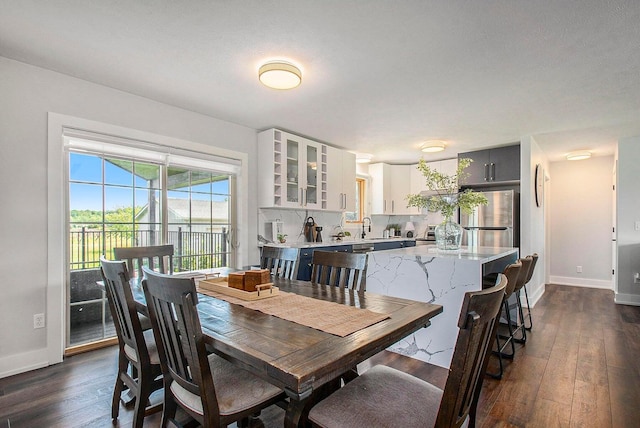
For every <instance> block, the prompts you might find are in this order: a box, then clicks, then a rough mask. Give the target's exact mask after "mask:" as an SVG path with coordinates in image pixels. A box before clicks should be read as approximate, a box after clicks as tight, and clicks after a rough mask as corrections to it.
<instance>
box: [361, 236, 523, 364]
mask: <svg viewBox="0 0 640 428" xmlns="http://www.w3.org/2000/svg"><path fill="white" fill-rule="evenodd" d="M517 258H518V249H517V248H499V247H463V248H461V249H460V250H454V251H442V250H438V249H437V248H436V247H435V246H430V245H428V246H417V247H409V248H400V249H395V250H386V251H375V252H371V253H369V261H368V265H367V277H366V287H367V292H371V293H377V294H384V295H388V296H394V297H401V298H404V299H412V300H418V301H422V302H428V303H436V304H439V305H442V306H443V308H444V311H443V313H441V314H440V315H438V316H437V317H434V318H433V319H432V320H431V327H430V328H428V329H421V330H419V331H417V332H416V333H414V334H413V335H411V336H408V337H407V338H405V339H403V340H402V341H400V342H398V343H396V344H395V345H394V346H392V347H391V348H389V350H391V351H394V352H397V353H399V354H403V355H407V356H410V357H413V358H416V359H419V360H423V361H427V362H429V363H432V364H436V365H439V366H441V367H445V368H449V364H450V363H451V357H452V356H453V348H454V346H455V342H456V338H457V336H458V316H459V314H460V307H461V305H462V299H463V297H464V293H465V292H467V291H476V290H481V289H482V277H483V275H486V274H488V273H493V272H502V270H503V269H504V267H505V266H506V265H508V264H509V263H513V262H514V261H516V260H517Z"/></svg>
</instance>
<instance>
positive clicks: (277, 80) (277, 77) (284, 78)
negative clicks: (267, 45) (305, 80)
mask: <svg viewBox="0 0 640 428" xmlns="http://www.w3.org/2000/svg"><path fill="white" fill-rule="evenodd" d="M258 78H259V79H260V82H262V84H263V85H265V86H268V87H270V88H273V89H293V88H295V87H297V86H299V85H300V83H301V82H302V72H301V71H300V69H299V68H298V67H296V66H295V65H293V64H291V63H289V62H286V61H270V62H267V63H265V64H263V65H262V66H261V67H260V69H259V70H258Z"/></svg>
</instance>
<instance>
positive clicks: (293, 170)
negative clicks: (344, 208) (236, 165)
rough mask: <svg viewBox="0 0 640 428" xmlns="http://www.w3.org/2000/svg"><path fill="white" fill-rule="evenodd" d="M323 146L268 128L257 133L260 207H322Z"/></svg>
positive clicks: (324, 184)
mask: <svg viewBox="0 0 640 428" xmlns="http://www.w3.org/2000/svg"><path fill="white" fill-rule="evenodd" d="M326 162H327V146H325V145H324V144H320V143H318V142H315V141H311V140H309V139H306V138H303V137H300V136H297V135H294V134H290V133H288V132H284V131H280V130H278V129H269V130H266V131H263V132H260V133H259V134H258V176H259V177H260V180H259V189H260V193H259V201H258V203H259V205H260V207H284V208H303V209H323V208H326V203H327V201H326V197H327V192H326V187H327V183H326V180H327V163H326Z"/></svg>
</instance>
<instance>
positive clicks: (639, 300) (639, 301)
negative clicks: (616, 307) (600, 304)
mask: <svg viewBox="0 0 640 428" xmlns="http://www.w3.org/2000/svg"><path fill="white" fill-rule="evenodd" d="M613 301H614V302H616V303H618V304H620V305H632V306H640V295H638V294H623V293H615V297H614V298H613Z"/></svg>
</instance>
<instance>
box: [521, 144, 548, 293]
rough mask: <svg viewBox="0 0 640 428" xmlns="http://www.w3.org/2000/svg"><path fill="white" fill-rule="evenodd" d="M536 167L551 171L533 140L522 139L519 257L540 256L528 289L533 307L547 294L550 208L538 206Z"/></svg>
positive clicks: (544, 204)
mask: <svg viewBox="0 0 640 428" xmlns="http://www.w3.org/2000/svg"><path fill="white" fill-rule="evenodd" d="M537 164H541V165H542V168H543V170H544V171H545V172H546V171H548V162H547V158H546V156H545V155H544V153H543V152H542V150H541V149H540V147H539V146H538V143H536V141H535V139H534V138H533V137H530V136H528V137H523V138H522V139H521V141H520V165H521V166H522V170H521V171H520V257H525V256H527V255H529V254H533V253H538V263H537V265H536V268H535V271H534V274H533V277H532V278H531V281H530V282H529V284H528V285H527V289H528V293H529V301H530V303H531V304H532V305H534V304H535V302H537V301H538V299H540V297H541V296H542V294H543V293H544V290H545V283H546V278H547V274H546V271H547V269H546V261H547V252H546V251H545V250H546V239H545V237H546V229H545V225H546V220H545V217H546V215H545V213H546V210H547V208H548V207H547V205H548V204H546V203H543V205H542V206H541V207H538V206H536V202H535V179H534V177H535V171H536V165H537ZM545 184H547V183H545Z"/></svg>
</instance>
